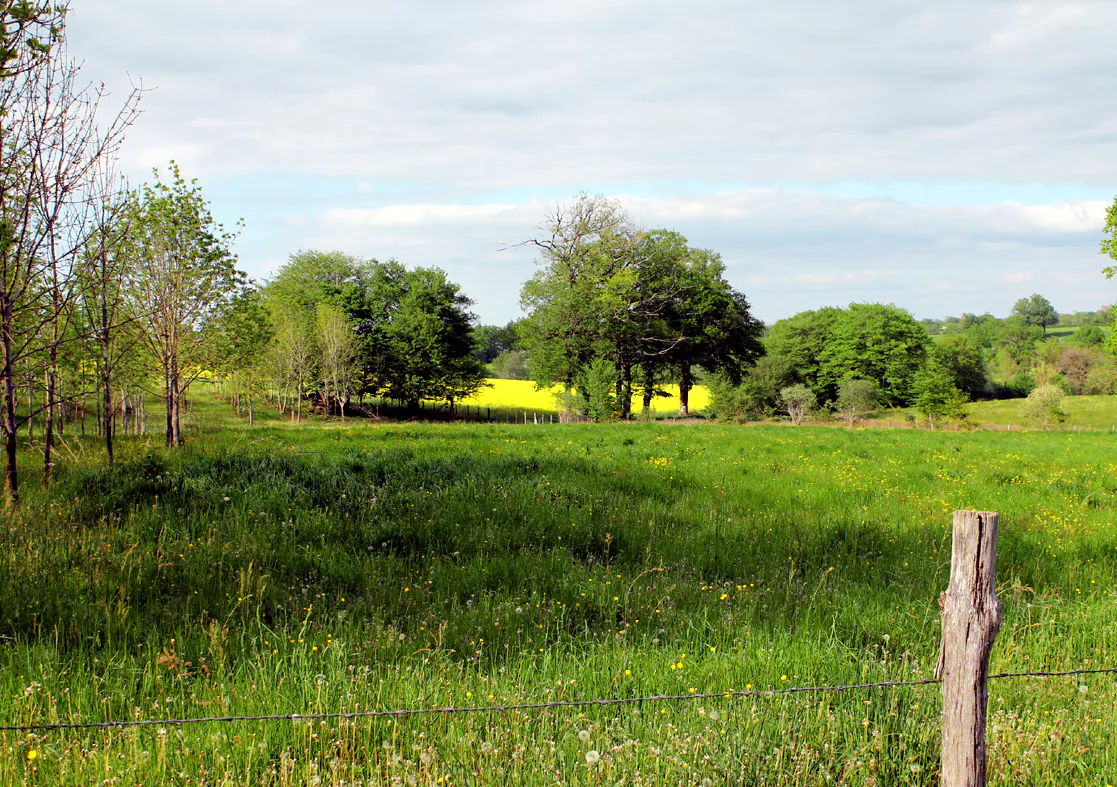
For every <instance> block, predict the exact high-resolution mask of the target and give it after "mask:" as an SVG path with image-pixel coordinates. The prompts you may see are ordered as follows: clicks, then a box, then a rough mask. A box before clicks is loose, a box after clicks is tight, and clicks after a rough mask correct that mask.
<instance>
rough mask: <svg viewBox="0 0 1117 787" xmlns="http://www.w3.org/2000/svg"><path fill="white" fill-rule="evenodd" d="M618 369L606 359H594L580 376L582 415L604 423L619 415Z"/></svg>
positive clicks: (579, 389)
mask: <svg viewBox="0 0 1117 787" xmlns="http://www.w3.org/2000/svg"><path fill="white" fill-rule="evenodd" d="M618 379H619V375H618V373H617V367H616V366H615V365H614V364H613V363H612V362H611V361H609V360H608V359H606V358H594V359H593V361H591V362H590V363H589V364H587V365H586V366H585V367H584V368H583V369H582V371H581V373H580V374H579V375H578V393H579V395H580V397H581V401H580V408H579V409H580V414H581V415H583V416H584V417H586V418H588V419H590V420H591V421H594V422H595V423H602V422H604V421H611V420H613V419H614V418H615V417H616V415H617V411H616V408H617V397H616V390H617V381H618Z"/></svg>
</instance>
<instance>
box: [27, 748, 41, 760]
mask: <svg viewBox="0 0 1117 787" xmlns="http://www.w3.org/2000/svg"><path fill="white" fill-rule="evenodd" d="M38 756H39V752H38V751H37V750H35V749H32V750H31V751H29V752H27V759H28V760H34V759H37V758H38Z"/></svg>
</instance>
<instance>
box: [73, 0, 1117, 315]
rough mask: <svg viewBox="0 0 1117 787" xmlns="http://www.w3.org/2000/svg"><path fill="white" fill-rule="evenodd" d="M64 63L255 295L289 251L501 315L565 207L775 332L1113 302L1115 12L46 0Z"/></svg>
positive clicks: (950, 2) (145, 172) (516, 0)
mask: <svg viewBox="0 0 1117 787" xmlns="http://www.w3.org/2000/svg"><path fill="white" fill-rule="evenodd" d="M72 9H73V10H72V15H71V18H70V21H69V28H68V36H69V46H70V51H71V54H72V55H73V56H75V57H77V58H79V59H80V60H82V61H83V63H84V67H83V68H84V70H83V73H84V75H85V76H86V78H87V79H89V80H91V81H94V82H104V83H105V84H106V85H107V86H108V87H109V89H110V91H111V92H112V96H111V97H110V99H109V104H110V105H111V102H112V101H113V100H116V101H118V102H119V101H122V100H123V98H124V96H125V95H126V94H127V91H128V89H129V86H130V85H131V84H137V85H142V86H143V87H144V88H145V90H146V93H145V95H144V98H143V100H142V102H141V103H142V108H143V115H142V117H141V118H140V120H139V122H138V123H137V124H136V125H135V127H134V128H133V129H132V130H131V132H130V134H129V138H128V141H127V144H126V146H125V148H124V150H123V154H122V167H123V169H124V170H125V171H126V172H127V173H128V174H129V176H130V178H131V179H132V181H133V183H135V184H138V183H140V182H143V181H145V180H150V179H151V178H152V170H153V168H156V167H162V168H165V167H166V166H167V163H168V162H169V160H171V159H174V160H176V161H177V162H178V163H179V165H180V166H181V167H182V170H183V174H184V175H185V176H187V177H188V178H197V179H198V180H199V183H200V184H201V186H202V188H203V190H204V192H205V195H206V197H207V198H208V199H209V200H210V201H211V203H212V206H213V210H214V213H215V215H216V216H217V217H218V218H219V220H221V221H223V222H224V223H225V224H226V225H227V226H232V225H233V224H234V223H235V222H236V221H237V220H238V219H244V222H245V226H244V229H243V231H242V233H241V235H240V237H239V239H238V241H237V245H236V251H237V254H238V256H239V259H240V263H241V267H242V268H243V269H244V270H246V271H247V272H248V273H249V275H251V276H252V277H254V278H256V279H258V280H261V281H263V280H266V279H267V277H268V276H269V275H272V274H274V272H275V271H276V270H277V269H278V268H279V267H280V266H281V265H283V263H284V262H285V261H286V260H287V259H288V257H289V255H290V254H292V253H294V252H297V251H298V250H300V249H321V250H335V249H336V250H341V251H345V252H348V253H350V254H354V255H357V256H361V257H374V258H377V259H381V260H384V259H388V258H392V257H395V258H397V259H399V260H400V261H401V262H404V263H406V264H408V265H425V266H429V265H437V266H439V267H441V268H443V269H444V270H446V271H447V272H448V274H449V275H450V278H451V279H452V280H454V281H456V282H458V283H459V284H460V285H461V286H462V288H463V290H464V291H465V292H466V293H467V294H468V295H469V296H470V297H472V298H473V299H474V301H475V304H474V307H473V310H474V312H475V313H476V314H477V316H478V318H479V319H480V321H481V322H484V323H503V322H506V321H508V320H510V319H514V318H517V317H519V316H520V315H521V311H520V306H519V290H520V287H521V285H522V284H523V282H524V281H525V280H526V279H527V278H529V277H530V276H531V275H532V274H533V273H534V272H535V271H536V270H537V269H538V264H539V263H538V260H537V259H536V258H535V256H534V255H533V254H532V252H531V251H529V250H528V249H527V248H524V247H513V244H515V243H517V242H520V241H523V240H527V239H529V238H532V237H535V236H537V235H538V234H539V229H538V225H539V224H540V222H542V221H543V219H544V216H545V214H546V213H547V211H548V210H549V209H552V208H554V207H555V206H556V205H557V204H559V203H563V202H567V203H569V202H570V201H571V200H572V198H574V197H575V196H576V195H577V194H578V193H579V192H581V191H585V192H588V193H590V194H603V195H607V196H609V197H611V198H615V199H618V200H620V201H621V203H622V204H623V205H624V207H625V208H626V210H627V211H628V212H629V214H630V215H631V216H632V218H633V220H634V221H635V222H636V224H637V225H639V226H641V227H645V228H648V229H651V228H657V227H666V228H669V229H674V230H677V231H679V232H681V233H683V234H684V235H685V236H686V237H687V238H688V239H689V241H690V243H691V245H693V246H697V247H702V248H710V249H714V250H717V251H718V252H720V253H721V255H722V257H723V259H724V261H725V263H726V276H727V278H728V279H729V281H730V282H731V283H732V284H733V285H734V286H735V287H736V288H737V289H739V290H741V291H743V292H744V293H745V294H746V295H747V296H748V298H749V300H750V302H751V303H752V305H753V310H754V313H755V314H756V315H757V316H758V317H759V318H761V319H763V320H765V321H767V322H769V323H770V322H773V321H775V320H777V319H780V318H782V317H786V316H789V315H791V314H794V313H796V312H798V311H802V310H804V309H812V308H818V307H820V306H828V305H846V304H849V303H852V302H883V303H894V304H896V305H897V306H900V307H902V308H905V309H908V310H909V311H911V312H912V313H913V314H914V315H915V316H916V317H920V318H922V317H942V316H945V315H961V314H962V313H963V312H976V313H980V312H985V311H989V312H992V313H994V314H998V315H1002V316H1003V315H1007V314H1008V313H1009V311H1010V309H1011V308H1012V305H1013V303H1014V302H1015V301H1016V300H1017V299H1019V298H1021V297H1026V296H1028V295H1031V294H1032V293H1033V292H1039V293H1041V294H1043V295H1044V296H1046V297H1047V298H1048V299H1049V300H1050V301H1051V302H1052V303H1053V305H1054V306H1055V308H1056V309H1058V310H1059V311H1062V312H1071V311H1076V310H1092V309H1096V308H1098V307H1099V306H1101V305H1103V304H1109V303H1113V302H1115V301H1117V280H1112V281H1107V280H1106V279H1105V278H1104V277H1103V276H1102V275H1101V273H1100V271H1101V268H1102V267H1104V266H1105V264H1106V262H1107V258H1105V257H1103V256H1102V255H1100V254H1099V251H1098V247H1099V243H1100V241H1101V239H1102V227H1103V225H1104V222H1105V213H1106V208H1107V206H1108V205H1109V204H1110V203H1112V202H1113V201H1114V199H1115V198H1117V48H1115V47H1114V46H1113V31H1114V30H1117V0H1034V2H1012V1H1011V0H940V2H936V3H927V2H925V0H920V1H919V2H909V1H908V0H879V1H877V0H873V1H868V0H843V1H842V2H838V3H834V2H828V1H827V0H812V1H811V2H805V1H804V0H781V2H779V3H771V2H764V3H761V2H748V1H743V0H728V1H725V2H723V1H721V0H692V2H689V3H679V2H677V1H676V2H661V1H660V0H641V1H640V2H635V0H631V1H630V0H565V2H558V3H553V2H552V3H543V2H538V0H471V2H468V3H465V2H460V0H410V1H409V2H406V3H404V2H397V3H386V2H377V1H370V0H334V1H333V2H331V3H328V4H326V3H321V4H308V3H305V2H293V0H191V1H190V2H185V1H184V0H160V2H151V0H73V2H72Z"/></svg>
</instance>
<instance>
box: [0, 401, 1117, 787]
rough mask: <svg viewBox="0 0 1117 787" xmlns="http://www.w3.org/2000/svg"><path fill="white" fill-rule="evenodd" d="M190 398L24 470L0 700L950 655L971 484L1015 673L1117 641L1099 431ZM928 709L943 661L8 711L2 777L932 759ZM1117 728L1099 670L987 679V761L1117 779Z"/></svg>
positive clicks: (576, 776) (847, 775) (201, 778)
mask: <svg viewBox="0 0 1117 787" xmlns="http://www.w3.org/2000/svg"><path fill="white" fill-rule="evenodd" d="M199 408H200V409H199V411H198V415H197V417H198V419H199V421H200V424H201V427H202V429H203V436H202V437H200V438H194V439H193V442H192V444H191V445H190V446H188V447H187V448H185V449H183V450H180V451H177V452H174V453H173V454H167V453H165V452H163V451H162V450H157V449H154V448H152V449H148V448H147V447H146V446H145V445H144V444H143V443H142V442H141V441H139V440H136V439H133V440H132V441H131V442H130V443H129V444H128V445H126V446H124V448H123V451H122V452H123V453H124V454H125V455H126V456H125V460H124V461H122V462H121V463H120V464H119V466H118V467H117V469H116V470H114V471H112V472H109V471H106V470H104V469H103V468H101V467H100V466H99V464H98V455H97V449H96V448H95V447H93V446H92V444H90V445H88V446H87V447H86V448H84V449H82V448H80V447H79V446H77V444H76V443H75V444H73V445H72V447H73V458H67V459H65V460H64V463H63V465H64V466H63V467H62V468H61V470H60V472H59V479H58V483H57V485H56V487H55V488H54V489H52V490H49V492H48V491H44V490H41V489H37V488H36V483H35V481H34V478H33V473H30V472H29V473H27V474H26V478H27V485H26V487H25V489H26V493H27V498H26V500H25V505H24V506H23V508H22V509H21V510H20V511H19V512H18V513H17V514H15V515H12V516H10V517H9V519H8V521H7V523H6V527H5V528H4V530H3V533H2V535H0V605H2V610H3V615H2V616H0V694H2V696H3V697H4V698H5V700H6V701H5V702H4V703H0V725H15V724H32V723H44V722H45V723H50V722H67V721H98V720H104V719H144V718H160V717H188V716H211V715H225V714H237V715H241V714H264V713H311V712H317V711H340V710H366V709H391V708H407V707H438V706H446V705H458V706H477V705H482V706H483V705H488V704H504V703H522V702H540V701H542V702H546V701H551V700H567V699H569V700H574V699H592V698H599V697H636V696H646V695H654V694H661V693H670V694H684V695H688V694H690V693H691V692H694V693H703V692H720V691H724V690H727V689H730V688H735V689H744V688H746V687H753V688H761V687H785V686H798V685H809V684H840V683H847V682H861V681H878V680H890V679H895V680H908V679H913V678H923V677H928V676H929V675H930V673H931V670H932V668H933V665H934V661H935V657H936V648H937V633H938V606H937V598H938V594H939V593H940V592H941V591H942V590H943V589H944V588H945V586H946V581H947V574H948V563H949V548H950V543H949V534H950V513H951V511H953V510H954V509H957V508H965V507H975V508H981V509H988V510H995V511H999V512H1000V513H1001V514H1002V519H1001V536H1000V548H999V557H998V578H999V588H998V591H999V595H1000V598H1001V599H1002V601H1003V603H1004V607H1005V619H1004V626H1003V629H1002V633H1001V635H1000V637H999V639H998V641H997V645H996V647H995V648H994V652H993V664H992V669H993V671H995V672H997V671H1008V670H1012V671H1015V670H1034V669H1050V670H1059V669H1071V668H1078V667H1100V666H1115V665H1117V530H1115V528H1114V512H1115V510H1117V460H1115V458H1114V457H1115V453H1114V449H1115V448H1117V443H1115V442H1114V438H1113V437H1111V436H1110V435H1109V434H1101V433H1077V434H1076V433H1067V432H1061V433H1046V434H1045V433H1021V432H973V433H944V432H928V431H923V430H888V429H869V430H866V429H858V430H845V429H839V428H789V427H779V426H760V427H736V426H718V425H701V426H681V425H680V426H671V425H663V424H644V425H617V426H593V425H561V426H560V425H555V426H550V425H548V426H546V427H543V426H540V427H535V426H530V425H529V426H505V425H496V424H396V425H384V424H376V423H371V422H349V423H347V424H346V425H345V426H341V425H339V424H337V423H330V424H322V423H307V424H303V425H302V426H301V427H296V426H293V425H291V424H288V423H284V422H281V421H277V420H269V421H265V422H264V423H262V424H259V425H257V427H256V428H254V429H252V430H247V429H245V428H244V427H243V422H241V421H232V420H231V419H229V418H228V417H227V416H226V415H225V413H226V409H225V408H224V407H222V406H218V405H215V404H206V403H204V402H203V403H201V404H200V405H199ZM156 442H157V438H156ZM67 456H69V455H67ZM34 461H35V454H32V453H30V452H28V453H27V454H26V456H25V466H27V467H31V466H32V463H33V462H34ZM939 708H940V700H939V694H938V689H937V687H935V686H930V687H924V688H917V689H894V690H890V691H885V690H873V691H859V692H849V693H843V694H821V695H798V696H787V697H781V698H756V699H746V700H742V699H714V700H701V701H697V702H682V703H663V704H657V703H645V704H639V705H634V706H618V707H612V708H583V709H581V710H580V711H579V710H577V709H571V710H548V711H542V712H526V711H525V712H512V713H507V714H495V715H485V714H468V715H455V716H428V717H411V718H402V719H399V720H394V721H393V720H383V719H380V720H352V721H330V722H325V723H323V722H309V721H298V722H291V721H278V722H259V723H236V724H223V725H218V724H207V725H198V726H188V727H182V728H178V727H171V726H168V727H154V728H140V729H128V730H119V731H55V732H46V733H42V734H40V735H29V734H13V733H0V736H2V737H0V785H16V784H52V785H53V784H72V785H87V784H92V783H99V784H106V783H109V784H145V785H152V784H191V785H201V784H206V785H219V784H220V785H224V784H269V785H295V784H299V785H301V784H323V785H325V784H337V785H341V784H346V785H356V784H365V785H381V784H399V785H412V784H421V785H432V784H433V785H437V784H457V785H467V784H508V785H521V784H528V785H535V784H570V785H590V784H593V785H597V784H610V785H613V784H625V785H641V784H642V785H653V784H654V785H661V784H672V785H674V784H693V785H702V784H722V785H724V784H749V785H752V784H756V785H760V784H764V785H777V784H779V785H784V784H786V785H817V784H824V783H831V784H847V785H868V784H875V785H896V784H901V785H902V784H913V785H914V784H932V783H937V779H938V775H937V772H938V765H937V756H938V751H937V747H938V735H939V730H938V726H937V723H938V713H939ZM1115 729H1117V681H1115V680H1113V678H1112V677H1111V676H1107V677H1097V678H1083V679H1078V680H1075V679H1065V678H1063V679H1053V680H1048V681H1024V680H1020V681H999V682H995V683H993V684H992V686H991V713H990V761H991V779H990V783H991V784H998V785H1048V784H1050V785H1104V784H1114V783H1117V747H1115V746H1114V732H1113V730H1115ZM32 753H33V755H32Z"/></svg>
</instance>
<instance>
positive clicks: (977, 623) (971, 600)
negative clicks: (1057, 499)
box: [935, 511, 1001, 787]
mask: <svg viewBox="0 0 1117 787" xmlns="http://www.w3.org/2000/svg"><path fill="white" fill-rule="evenodd" d="M996 568H997V515H996V514H993V513H989V512H987V511H955V512H954V539H953V544H952V547H951V554H950V585H949V586H948V587H947V589H946V592H945V593H943V594H942V596H941V597H940V598H939V606H940V607H941V608H942V648H941V650H940V651H939V663H938V666H936V667H935V677H936V678H940V679H941V680H942V699H943V713H942V782H941V784H942V787H985V715H986V710H987V707H988V704H989V687H988V684H987V680H988V676H989V652H990V651H991V650H992V649H993V640H994V639H995V638H996V636H997V632H998V631H999V630H1000V628H1001V603H1000V602H999V601H997V596H996V588H997V585H996Z"/></svg>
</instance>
